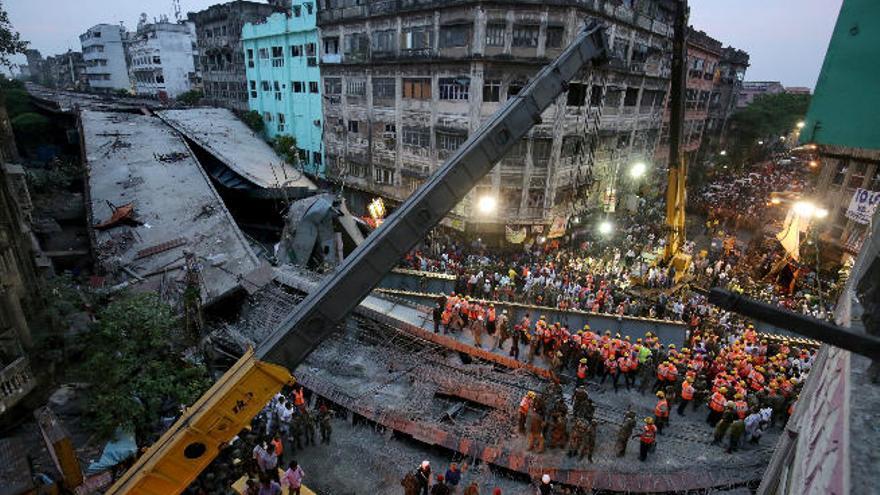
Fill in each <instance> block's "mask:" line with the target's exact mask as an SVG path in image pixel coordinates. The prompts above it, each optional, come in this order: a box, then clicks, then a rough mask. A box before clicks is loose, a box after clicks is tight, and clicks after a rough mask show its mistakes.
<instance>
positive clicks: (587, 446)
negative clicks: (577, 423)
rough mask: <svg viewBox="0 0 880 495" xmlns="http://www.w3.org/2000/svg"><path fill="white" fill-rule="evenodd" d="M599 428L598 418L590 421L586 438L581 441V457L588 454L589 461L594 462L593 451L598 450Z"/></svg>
mask: <svg viewBox="0 0 880 495" xmlns="http://www.w3.org/2000/svg"><path fill="white" fill-rule="evenodd" d="M597 429H598V425H597V424H596V420H595V419H594V420H592V421H590V425H589V426H588V427H587V432H586V435H584V440H583V442H582V443H581V452H580V459H583V458H584V456H586V457H587V460H588V461H590V462H593V452H595V451H596V433H597V431H596V430H597Z"/></svg>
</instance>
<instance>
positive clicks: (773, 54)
mask: <svg viewBox="0 0 880 495" xmlns="http://www.w3.org/2000/svg"><path fill="white" fill-rule="evenodd" d="M841 2H842V0H691V2H690V6H691V24H693V25H694V27H696V28H697V29H701V30H703V31H706V32H707V33H708V34H709V35H710V36H712V37H714V38H716V39H718V40H720V41H721V42H723V43H724V44H725V45H732V46H735V47H737V48H741V49H744V50H746V51H747V52H749V55H750V56H751V67H749V70H748V72H747V73H746V79H747V80H752V81H755V80H778V81H782V83H783V84H784V85H786V86H808V87H810V88H813V86H814V85H815V83H816V78H817V77H818V76H819V69H820V68H821V67H822V60H823V58H824V56H825V50H826V48H827V47H828V41H829V39H830V38H831V32H832V30H833V29H834V22H835V20H836V19H837V13H838V11H839V10H840V5H841ZM2 3H3V5H4V6H5V8H6V9H7V11H8V12H9V17H10V20H11V21H12V24H13V26H14V27H15V28H16V29H17V30H18V31H19V32H20V33H21V35H22V37H23V38H24V39H26V40H29V41H30V42H31V46H32V47H33V48H36V49H38V50H40V52H42V54H43V56H44V57H45V56H48V55H53V54H55V53H60V52H65V51H67V49H68V48H71V49H73V50H80V44H79V35H80V34H82V33H83V32H85V30H86V29H88V28H89V27H90V26H92V25H94V24H98V23H118V22H119V21H123V22H124V23H125V25H126V27H128V28H129V29H134V27H135V26H136V25H137V20H138V16H139V15H140V13H141V12H146V13H147V15H148V16H149V18H150V19H152V18H153V17H157V18H158V17H159V15H161V14H166V15H168V16H169V17H171V12H172V10H171V9H172V7H171V5H172V2H171V0H140V1H133V0H4V1H3V2H2ZM180 3H181V9H182V10H183V13H184V14H183V15H184V16H185V15H186V12H188V11H195V10H201V9H203V8H205V7H207V6H209V5H213V4H215V3H221V2H220V1H219V0H181V1H180ZM15 60H16V61H17V62H24V57H18V58H16V59H15Z"/></svg>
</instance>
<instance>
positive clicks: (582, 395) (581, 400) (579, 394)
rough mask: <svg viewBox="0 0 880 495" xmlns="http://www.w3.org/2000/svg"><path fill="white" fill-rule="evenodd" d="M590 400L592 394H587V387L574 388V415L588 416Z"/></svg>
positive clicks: (579, 416)
mask: <svg viewBox="0 0 880 495" xmlns="http://www.w3.org/2000/svg"><path fill="white" fill-rule="evenodd" d="M589 400H590V396H589V395H587V389H586V388H585V387H578V388H576V389H574V395H573V396H572V410H573V411H574V416H575V417H576V418H584V417H586V410H587V409H586V408H587V403H588V401H589Z"/></svg>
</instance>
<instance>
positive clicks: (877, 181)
mask: <svg viewBox="0 0 880 495" xmlns="http://www.w3.org/2000/svg"><path fill="white" fill-rule="evenodd" d="M867 189H868V190H869V191H880V165H877V171H876V172H874V179H873V180H871V185H869V186H868V187H867Z"/></svg>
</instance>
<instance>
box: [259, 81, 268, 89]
mask: <svg viewBox="0 0 880 495" xmlns="http://www.w3.org/2000/svg"><path fill="white" fill-rule="evenodd" d="M260 89H262V90H263V91H269V90H270V87H269V81H260Z"/></svg>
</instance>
